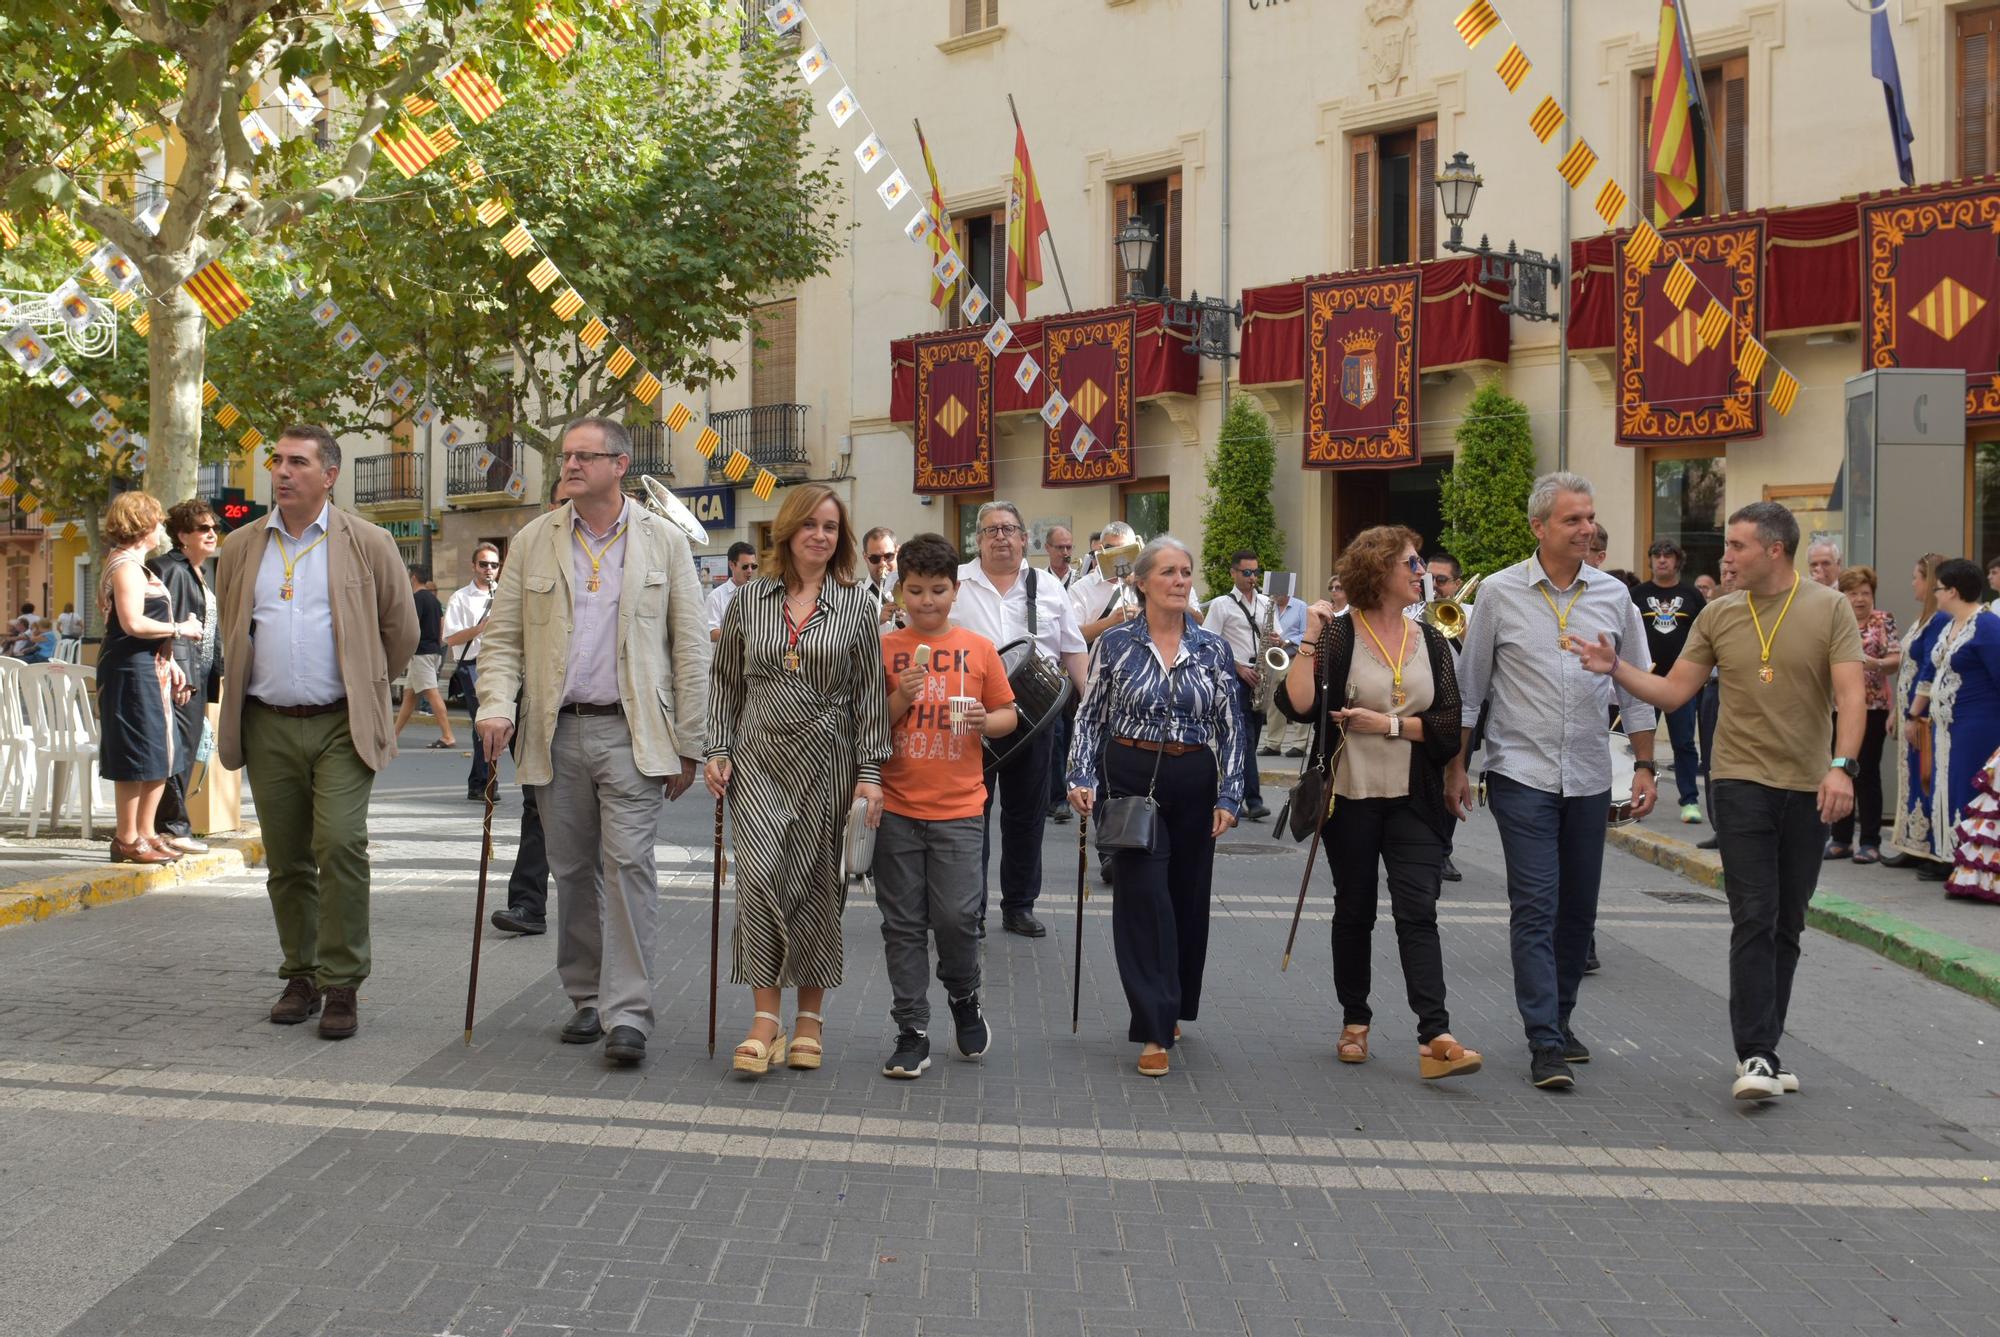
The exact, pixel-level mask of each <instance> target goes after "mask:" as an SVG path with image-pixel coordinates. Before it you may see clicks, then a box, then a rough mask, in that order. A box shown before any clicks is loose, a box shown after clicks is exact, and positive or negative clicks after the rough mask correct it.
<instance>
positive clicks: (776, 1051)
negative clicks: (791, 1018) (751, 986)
mask: <svg viewBox="0 0 2000 1337" xmlns="http://www.w3.org/2000/svg"><path fill="white" fill-rule="evenodd" d="M756 1020H758V1021H768V1022H770V1023H771V1024H772V1025H774V1026H777V1027H779V1028H780V1029H779V1031H778V1033H777V1034H776V1035H774V1036H772V1037H771V1038H770V1039H769V1040H759V1039H758V1038H757V1037H756V1036H754V1035H753V1036H751V1037H750V1038H749V1039H747V1040H745V1041H744V1042H743V1043H742V1044H740V1045H738V1046H736V1055H735V1057H734V1058H733V1059H732V1060H731V1062H730V1066H731V1067H733V1068H735V1069H736V1071H738V1072H747V1073H749V1074H750V1075H751V1076H753V1077H762V1076H763V1075H764V1074H765V1073H767V1072H769V1071H770V1070H771V1065H772V1064H773V1063H783V1062H784V1061H785V1032H784V1029H783V1027H784V1024H785V1023H784V1019H783V1018H782V1017H779V1016H777V1015H775V1014H774V1013H770V1012H759V1013H757V1014H756Z"/></svg>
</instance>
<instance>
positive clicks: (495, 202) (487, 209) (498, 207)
mask: <svg viewBox="0 0 2000 1337" xmlns="http://www.w3.org/2000/svg"><path fill="white" fill-rule="evenodd" d="M477 213H478V215H479V221H480V222H482V223H484V224H485V225H486V226H487V227H492V226H493V225H494V224H496V223H498V222H499V221H500V220H501V219H503V218H505V217H506V216H507V201H505V200H503V199H501V198H500V197H499V196H498V195H495V196H494V197H493V198H492V199H490V200H488V201H486V203H484V204H482V205H480V206H479V208H478V210H477Z"/></svg>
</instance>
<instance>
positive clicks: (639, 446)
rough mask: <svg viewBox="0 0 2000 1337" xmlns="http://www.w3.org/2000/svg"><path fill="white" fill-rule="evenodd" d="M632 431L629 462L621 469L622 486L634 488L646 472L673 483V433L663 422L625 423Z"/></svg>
mask: <svg viewBox="0 0 2000 1337" xmlns="http://www.w3.org/2000/svg"><path fill="white" fill-rule="evenodd" d="M627 426H628V427H629V429H630V430H631V433H632V464H631V467H629V468H628V469H626V470H625V487H626V489H627V490H628V491H637V490H638V488H639V479H640V477H641V476H643V475H647V474H650V475H652V476H653V477H654V478H657V479H659V480H660V481H661V482H662V483H666V484H668V485H669V486H671V485H672V483H673V477H674V463H673V442H674V437H673V433H672V432H670V431H668V430H667V425H666V424H665V423H663V422H639V423H629V424H627Z"/></svg>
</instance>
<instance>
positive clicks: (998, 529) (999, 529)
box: [979, 525, 1028, 539]
mask: <svg viewBox="0 0 2000 1337" xmlns="http://www.w3.org/2000/svg"><path fill="white" fill-rule="evenodd" d="M979 532H980V533H981V534H982V535H984V536H985V537H987V538H990V539H1010V538H1013V537H1015V536H1016V535H1019V534H1025V533H1027V532H1028V531H1027V530H1025V529H1023V528H1021V526H1019V525H984V526H982V527H981V528H980V530H979Z"/></svg>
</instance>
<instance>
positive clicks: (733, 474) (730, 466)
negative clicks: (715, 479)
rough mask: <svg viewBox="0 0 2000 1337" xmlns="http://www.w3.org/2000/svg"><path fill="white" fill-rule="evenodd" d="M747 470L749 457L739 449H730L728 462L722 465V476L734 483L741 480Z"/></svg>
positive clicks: (748, 470) (748, 469)
mask: <svg viewBox="0 0 2000 1337" xmlns="http://www.w3.org/2000/svg"><path fill="white" fill-rule="evenodd" d="M749 472H750V457H749V456H748V455H745V454H744V453H743V452H742V451H740V450H732V451H730V452H729V462H728V463H727V464H725V465H723V466H722V476H723V477H724V478H727V479H728V480H729V481H730V482H732V483H736V482H740V481H742V478H743V475H744V474H747V473H749Z"/></svg>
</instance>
